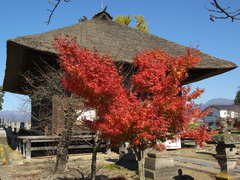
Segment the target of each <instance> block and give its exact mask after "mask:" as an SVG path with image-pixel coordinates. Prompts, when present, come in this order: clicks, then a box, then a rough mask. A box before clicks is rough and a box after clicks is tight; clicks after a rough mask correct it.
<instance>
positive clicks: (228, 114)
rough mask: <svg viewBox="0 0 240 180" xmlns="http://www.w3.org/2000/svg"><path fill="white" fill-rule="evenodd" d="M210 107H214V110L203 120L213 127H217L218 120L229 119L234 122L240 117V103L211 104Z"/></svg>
mask: <svg viewBox="0 0 240 180" xmlns="http://www.w3.org/2000/svg"><path fill="white" fill-rule="evenodd" d="M208 108H213V111H212V112H211V113H209V114H208V115H207V116H205V117H204V118H203V120H204V122H205V123H206V124H208V125H209V126H210V127H212V128H217V124H216V122H217V120H220V119H227V120H229V121H232V122H234V121H235V120H237V119H238V118H239V117H240V105H211V106H209V107H208Z"/></svg>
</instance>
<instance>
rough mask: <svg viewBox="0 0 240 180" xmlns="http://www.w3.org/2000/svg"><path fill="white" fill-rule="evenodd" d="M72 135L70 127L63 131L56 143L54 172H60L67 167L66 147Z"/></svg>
mask: <svg viewBox="0 0 240 180" xmlns="http://www.w3.org/2000/svg"><path fill="white" fill-rule="evenodd" d="M71 136H72V128H70V129H67V130H65V131H63V133H62V137H61V138H60V141H59V143H58V147H57V155H56V164H55V172H58V173H62V172H64V171H65V170H66V168H67V163H68V147H69V143H70V140H71Z"/></svg>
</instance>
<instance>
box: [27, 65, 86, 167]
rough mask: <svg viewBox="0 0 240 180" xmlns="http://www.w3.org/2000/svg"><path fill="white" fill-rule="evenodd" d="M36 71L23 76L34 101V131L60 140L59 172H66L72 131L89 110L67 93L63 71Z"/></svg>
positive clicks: (57, 155)
mask: <svg viewBox="0 0 240 180" xmlns="http://www.w3.org/2000/svg"><path fill="white" fill-rule="evenodd" d="M36 72H37V74H36ZM36 72H35V74H33V73H29V72H27V73H25V74H24V75H23V77H24V78H25V80H26V87H25V91H26V92H27V94H28V95H29V97H30V98H31V101H32V127H33V128H34V129H33V131H34V132H35V133H37V134H41V135H43V134H44V135H58V136H59V137H60V138H59V142H58V147H57V153H56V164H55V171H56V172H64V171H65V169H66V167H67V162H68V147H69V143H70V142H71V137H72V133H73V132H72V128H73V125H74V123H75V122H76V120H77V118H78V117H79V115H80V114H81V113H82V112H83V111H84V110H85V107H84V105H83V104H82V100H81V99H80V98H78V97H76V96H75V95H74V94H71V93H69V92H67V91H65V90H64V88H63V87H62V85H61V83H60V78H61V76H62V72H61V71H60V70H56V69H54V68H52V67H50V66H47V65H46V68H45V69H44V70H42V69H40V68H38V70H37V71H36ZM77 110H78V111H77Z"/></svg>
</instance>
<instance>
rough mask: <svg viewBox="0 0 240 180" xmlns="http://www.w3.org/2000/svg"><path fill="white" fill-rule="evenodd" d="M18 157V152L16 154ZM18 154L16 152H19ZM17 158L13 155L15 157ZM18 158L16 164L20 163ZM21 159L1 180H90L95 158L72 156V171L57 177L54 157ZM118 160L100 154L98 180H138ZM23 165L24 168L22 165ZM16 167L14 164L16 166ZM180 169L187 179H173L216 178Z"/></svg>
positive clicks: (182, 179) (177, 179)
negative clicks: (117, 162) (54, 168)
mask: <svg viewBox="0 0 240 180" xmlns="http://www.w3.org/2000/svg"><path fill="white" fill-rule="evenodd" d="M13 153H14V152H13ZM15 153H16V152H15ZM12 155H13V154H12ZM16 156H20V155H19V154H18V155H17V154H15V161H17V158H16ZM20 159H21V158H19V160H18V163H17V162H15V165H8V166H1V168H0V177H1V180H83V179H87V177H88V175H89V172H90V165H91V164H90V163H91V154H90V153H84V154H78V155H70V160H69V163H68V170H67V171H66V172H64V173H62V174H54V173H53V171H52V169H53V167H54V164H53V162H54V157H51V156H48V157H46V156H45V157H39V158H33V159H32V160H31V161H29V160H28V161H26V160H22V161H20ZM117 159H118V154H115V153H112V154H111V155H106V154H103V153H99V154H98V160H97V164H98V172H97V175H98V179H104V180H105V179H112V180H123V179H127V180H137V179H138V176H137V174H136V169H135V168H134V167H133V168H132V169H131V170H129V169H127V168H124V167H122V166H116V165H115V162H116V161H117ZM21 163H23V164H21ZM12 164H14V163H12ZM176 165H177V168H178V169H181V171H182V172H183V175H182V176H181V177H180V176H175V177H172V178H169V179H175V180H191V179H196V180H212V179H214V178H213V177H214V176H213V175H212V174H210V173H204V172H201V171H197V170H192V169H189V168H191V167H192V166H191V167H188V164H185V166H183V165H184V164H183V165H182V164H176Z"/></svg>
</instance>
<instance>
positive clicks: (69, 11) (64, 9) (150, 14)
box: [0, 0, 240, 110]
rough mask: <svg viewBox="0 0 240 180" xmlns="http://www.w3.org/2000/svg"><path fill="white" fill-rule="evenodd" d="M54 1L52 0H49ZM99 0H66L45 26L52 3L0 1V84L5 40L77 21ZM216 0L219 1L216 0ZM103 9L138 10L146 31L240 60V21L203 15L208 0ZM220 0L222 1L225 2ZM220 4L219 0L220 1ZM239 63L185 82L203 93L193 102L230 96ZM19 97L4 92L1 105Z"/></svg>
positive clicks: (17, 103)
mask: <svg viewBox="0 0 240 180" xmlns="http://www.w3.org/2000/svg"><path fill="white" fill-rule="evenodd" d="M53 2H55V0H53ZM101 2H102V0H71V2H68V3H66V2H64V1H63V0H62V3H61V4H60V5H59V7H58V8H57V9H56V11H55V13H54V15H53V17H52V20H51V23H50V24H49V25H47V24H46V23H45V21H47V20H48V17H49V15H50V12H49V11H47V9H52V8H53V6H52V5H51V4H50V3H48V2H47V0H41V1H40V0H38V1H33V0H17V1H16V0H7V1H2V2H1V4H0V16H1V17H2V18H1V19H2V20H1V28H0V85H2V84H3V79H4V73H5V72H4V71H5V64H6V41H7V40H8V39H12V38H16V37H18V36H24V35H31V34H38V33H42V32H46V31H49V30H53V29H57V28H61V27H64V26H69V25H72V24H75V23H78V19H79V18H81V17H83V16H87V17H88V19H90V18H91V17H92V16H93V15H94V14H96V13H98V12H99V11H100V8H101ZM220 2H221V1H220ZM227 2H228V3H229V4H228V5H230V6H232V7H235V8H240V3H239V1H234V0H229V1H227ZM103 3H104V6H108V8H107V12H108V13H109V14H110V15H111V16H116V15H143V16H144V17H145V19H146V21H147V22H148V23H149V27H148V29H149V30H150V33H151V34H154V35H157V36H159V37H162V38H165V39H167V40H171V41H174V42H176V43H178V44H181V45H185V46H199V49H200V50H201V51H202V52H205V53H207V54H210V55H212V56H215V57H218V58H221V59H224V60H228V61H231V62H234V63H235V64H237V65H239V64H240V63H239V59H240V33H239V30H240V21H235V22H231V20H230V19H229V20H216V21H215V22H212V21H210V20H209V14H210V12H208V11H207V10H206V9H205V8H204V5H206V6H208V7H211V5H210V0H205V1H202V0H195V1H193V0H182V1H179V0H148V1H143V0H131V1H129V0H128V1H127V0H121V1H113V0H112V1H111V0H104V1H103ZM225 3H226V1H225ZM223 5H224V4H223ZM239 77H240V71H239V68H237V69H235V70H232V71H229V72H227V73H224V74H221V75H218V76H215V77H211V78H208V79H205V80H202V81H199V82H196V83H193V84H191V86H192V88H193V89H194V88H196V87H200V88H203V89H205V91H206V92H205V93H204V94H203V95H202V96H201V98H199V99H198V100H197V101H196V103H205V102H207V101H208V100H210V99H213V98H227V99H234V98H235V95H236V92H237V90H238V86H239V85H240V80H239ZM22 98H23V97H22V96H18V95H16V94H11V93H6V94H5V97H4V101H5V102H4V103H3V110H18V109H19V108H20V107H21V106H22V103H23V102H22Z"/></svg>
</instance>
